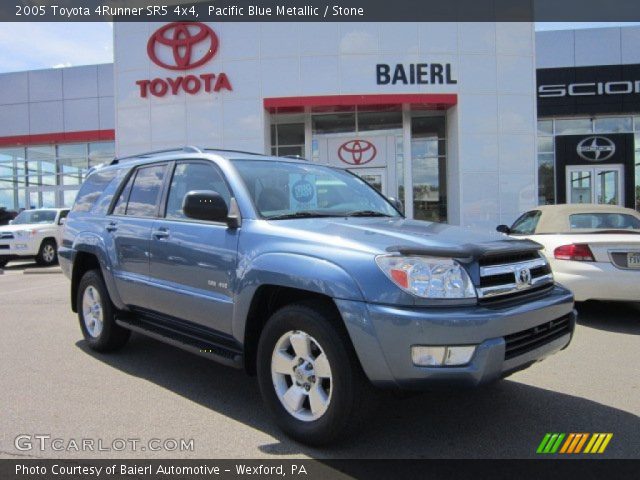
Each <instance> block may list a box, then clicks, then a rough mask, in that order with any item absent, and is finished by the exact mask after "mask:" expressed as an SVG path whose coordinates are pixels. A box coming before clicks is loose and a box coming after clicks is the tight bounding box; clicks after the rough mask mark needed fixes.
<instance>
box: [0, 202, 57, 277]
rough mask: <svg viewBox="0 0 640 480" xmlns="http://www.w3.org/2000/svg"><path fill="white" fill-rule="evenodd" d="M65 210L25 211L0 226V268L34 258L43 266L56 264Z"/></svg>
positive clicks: (43, 209)
mask: <svg viewBox="0 0 640 480" xmlns="http://www.w3.org/2000/svg"><path fill="white" fill-rule="evenodd" d="M68 213H69V209H67V208H42V209H36V210H24V211H23V212H20V214H19V215H18V216H17V217H16V218H14V219H13V220H12V221H11V222H10V225H5V226H3V227H0V268H2V267H4V266H5V265H6V264H7V263H8V262H9V261H11V260H14V259H15V260H17V259H24V258H35V259H36V262H37V263H38V264H40V265H43V266H48V265H53V264H55V263H56V262H57V261H58V245H60V242H61V240H62V225H63V223H64V218H65V217H66V216H67V214H68Z"/></svg>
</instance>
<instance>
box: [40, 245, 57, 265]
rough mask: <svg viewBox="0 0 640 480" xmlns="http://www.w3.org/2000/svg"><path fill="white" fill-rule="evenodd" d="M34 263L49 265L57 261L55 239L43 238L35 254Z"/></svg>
mask: <svg viewBox="0 0 640 480" xmlns="http://www.w3.org/2000/svg"><path fill="white" fill-rule="evenodd" d="M36 263H37V264H38V265H42V266H43V267H49V266H51V265H55V264H56V263H58V247H57V245H56V242H55V240H43V241H42V243H41V244H40V250H39V251H38V255H37V256H36Z"/></svg>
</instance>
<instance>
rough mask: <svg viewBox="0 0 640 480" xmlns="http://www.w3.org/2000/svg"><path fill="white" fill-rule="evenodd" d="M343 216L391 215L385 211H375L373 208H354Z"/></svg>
mask: <svg viewBox="0 0 640 480" xmlns="http://www.w3.org/2000/svg"><path fill="white" fill-rule="evenodd" d="M344 216H345V217H391V216H393V215H389V214H387V213H382V212H376V211H375V210H354V211H353V212H348V213H345V214H344Z"/></svg>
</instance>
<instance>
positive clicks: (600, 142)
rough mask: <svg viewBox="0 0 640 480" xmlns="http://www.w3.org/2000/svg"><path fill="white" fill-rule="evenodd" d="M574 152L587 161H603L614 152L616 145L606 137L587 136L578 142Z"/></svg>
mask: <svg viewBox="0 0 640 480" xmlns="http://www.w3.org/2000/svg"><path fill="white" fill-rule="evenodd" d="M576 152H577V153H578V156H579V157H581V158H584V159H585V160H587V161H588V162H604V161H605V160H608V159H610V158H611V157H613V155H614V154H615V153H616V145H615V143H613V142H612V141H611V140H609V139H608V138H607V137H588V138H585V139H584V140H582V141H581V142H580V143H578V146H577V147H576Z"/></svg>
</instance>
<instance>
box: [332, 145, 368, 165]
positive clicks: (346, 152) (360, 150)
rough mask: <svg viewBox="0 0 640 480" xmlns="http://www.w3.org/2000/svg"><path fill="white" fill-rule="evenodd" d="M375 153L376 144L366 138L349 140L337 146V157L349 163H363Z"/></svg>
mask: <svg viewBox="0 0 640 480" xmlns="http://www.w3.org/2000/svg"><path fill="white" fill-rule="evenodd" d="M377 154H378V150H377V149H376V146H375V145H374V144H373V143H371V142H368V141H367V140H349V141H348V142H344V143H343V144H342V145H340V147H339V148H338V157H339V158H340V160H342V161H343V162H344V163H348V164H349V165H365V164H367V163H369V162H370V161H371V160H373V159H374V158H376V155H377Z"/></svg>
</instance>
